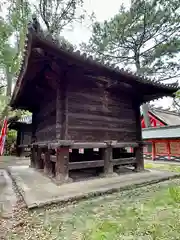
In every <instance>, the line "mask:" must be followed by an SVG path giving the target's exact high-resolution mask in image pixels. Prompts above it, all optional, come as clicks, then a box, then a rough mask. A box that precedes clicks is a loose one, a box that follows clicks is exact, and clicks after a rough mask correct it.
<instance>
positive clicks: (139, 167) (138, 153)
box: [134, 102, 144, 171]
mask: <svg viewBox="0 0 180 240" xmlns="http://www.w3.org/2000/svg"><path fill="white" fill-rule="evenodd" d="M134 111H135V117H136V140H137V141H138V142H139V143H140V144H139V146H138V147H136V148H135V149H134V153H135V157H136V164H135V170H136V171H143V170H144V158H143V145H142V130H141V113H140V104H138V103H137V102H136V104H135V105H134Z"/></svg>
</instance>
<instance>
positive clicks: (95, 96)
mask: <svg viewBox="0 0 180 240" xmlns="http://www.w3.org/2000/svg"><path fill="white" fill-rule="evenodd" d="M177 90H178V86H177V84H168V85H164V84H162V83H159V82H155V81H151V80H148V79H144V78H142V77H139V76H136V75H133V74H132V73H130V72H125V71H124V70H120V69H119V68H118V67H117V68H115V67H114V66H113V65H110V64H109V63H103V62H99V61H98V60H97V59H96V60H94V59H93V57H91V56H87V55H86V54H85V53H83V54H81V53H80V51H73V49H72V48H71V47H69V48H67V46H66V45H65V44H61V45H60V44H59V41H57V40H53V39H52V38H51V37H50V36H45V34H44V33H43V32H42V31H40V30H39V27H38V26H37V25H35V24H31V25H30V26H29V29H28V34H27V39H26V46H25V51H24V58H23V62H22V66H21V69H20V72H19V75H18V78H17V82H16V86H15V89H14V93H13V96H12V99H11V106H12V107H13V108H14V109H16V108H19V109H24V110H29V111H30V112H32V139H33V140H32V141H33V144H32V156H31V166H32V167H35V168H37V169H42V170H44V172H46V173H47V174H48V175H51V176H52V175H53V176H54V179H56V181H57V183H59V182H60V183H62V182H64V181H68V179H69V173H70V171H73V170H77V169H86V168H99V167H101V168H103V169H104V174H105V175H106V174H108V175H109V174H112V173H113V169H114V168H113V167H114V166H117V165H122V164H132V165H133V166H134V167H135V169H136V170H143V169H144V160H143V142H142V133H141V121H140V117H141V116H140V105H141V104H143V103H144V102H148V101H150V100H154V99H157V98H160V97H163V96H172V94H173V93H175V92H176V91H177ZM125 147H133V149H134V151H133V153H132V154H131V156H130V155H129V154H128V153H127V154H126V152H125V151H124V148H125ZM78 149H79V150H78ZM78 151H79V152H78Z"/></svg>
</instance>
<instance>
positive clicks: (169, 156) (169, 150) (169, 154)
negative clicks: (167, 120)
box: [167, 140, 171, 160]
mask: <svg viewBox="0 0 180 240" xmlns="http://www.w3.org/2000/svg"><path fill="white" fill-rule="evenodd" d="M167 150H168V153H167V154H168V160H171V147H170V142H169V140H167Z"/></svg>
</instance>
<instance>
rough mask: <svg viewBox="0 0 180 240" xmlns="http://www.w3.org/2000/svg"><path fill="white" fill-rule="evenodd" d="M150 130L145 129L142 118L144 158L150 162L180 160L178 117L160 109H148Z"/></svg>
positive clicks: (179, 121)
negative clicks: (144, 144)
mask: <svg viewBox="0 0 180 240" xmlns="http://www.w3.org/2000/svg"><path fill="white" fill-rule="evenodd" d="M148 114H149V117H150V123H151V127H150V128H145V123H144V118H143V116H142V120H141V126H142V136H143V140H144V141H147V142H149V145H147V146H146V147H144V156H145V158H147V159H152V160H166V159H167V160H180V115H179V114H178V113H176V112H173V111H169V110H164V109H162V108H150V110H149V113H148Z"/></svg>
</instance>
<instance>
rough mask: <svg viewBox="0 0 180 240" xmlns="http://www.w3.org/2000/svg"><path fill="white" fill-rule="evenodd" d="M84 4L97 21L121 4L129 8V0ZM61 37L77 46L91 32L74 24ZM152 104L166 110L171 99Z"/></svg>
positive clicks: (170, 103)
mask: <svg viewBox="0 0 180 240" xmlns="http://www.w3.org/2000/svg"><path fill="white" fill-rule="evenodd" d="M84 2H85V5H84V7H85V9H86V11H88V12H89V14H90V13H91V12H92V11H93V12H94V13H95V15H96V19H97V20H98V21H103V20H107V19H109V18H111V17H112V16H113V15H115V14H116V13H118V10H119V8H120V5H121V4H122V3H123V4H124V6H126V7H129V6H130V3H131V0H106V1H105V0H104V1H102V0H101V1H100V0H84ZM102 2H103V3H102ZM63 35H64V37H65V38H67V39H68V40H69V41H70V42H72V43H73V44H75V45H78V44H79V43H81V42H87V41H88V39H89V37H90V36H91V31H90V29H88V28H87V27H85V26H84V27H83V26H82V25H77V24H75V25H74V29H73V31H72V30H71V31H69V30H65V31H64V32H63ZM153 104H155V105H156V106H162V107H164V108H167V107H170V106H171V105H172V98H168V97H164V98H163V99H158V100H157V101H154V102H153Z"/></svg>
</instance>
